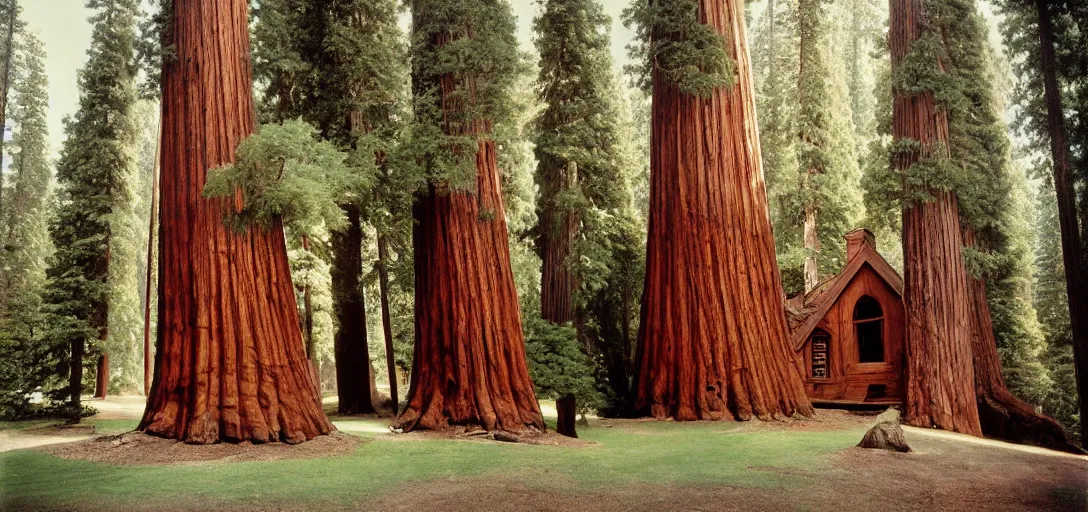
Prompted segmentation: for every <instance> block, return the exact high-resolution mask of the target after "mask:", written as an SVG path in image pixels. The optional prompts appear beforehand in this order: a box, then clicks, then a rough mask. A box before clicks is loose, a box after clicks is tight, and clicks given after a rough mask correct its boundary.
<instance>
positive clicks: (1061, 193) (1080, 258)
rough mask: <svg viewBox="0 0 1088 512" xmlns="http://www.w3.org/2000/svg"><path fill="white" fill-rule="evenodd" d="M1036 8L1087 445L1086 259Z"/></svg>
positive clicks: (1050, 59)
mask: <svg viewBox="0 0 1088 512" xmlns="http://www.w3.org/2000/svg"><path fill="white" fill-rule="evenodd" d="M1035 6H1036V10H1037V11H1038V12H1039V43H1040V44H1039V46H1040V50H1041V51H1040V54H1041V58H1040V61H1041V62H1042V70H1041V71H1042V75H1043V89H1044V94H1045V98H1046V114H1047V131H1048V132H1049V134H1050V153H1051V159H1052V160H1053V167H1054V191H1055V192H1056V193H1057V196H1058V223H1059V225H1060V228H1061V233H1062V262H1063V263H1064V264H1065V284H1066V291H1067V292H1068V295H1069V317H1070V319H1071V321H1072V322H1071V323H1072V327H1073V361H1074V367H1075V368H1076V376H1077V404H1078V405H1079V406H1080V418H1081V420H1080V438H1081V443H1082V444H1084V445H1085V446H1086V447H1088V283H1086V282H1085V279H1088V258H1085V254H1084V245H1083V241H1082V240H1081V232H1080V226H1078V219H1077V199H1076V197H1077V196H1076V190H1075V188H1074V184H1073V175H1072V172H1071V171H1070V167H1069V140H1068V139H1067V138H1066V133H1065V112H1064V109H1063V107H1062V97H1061V89H1060V88H1059V86H1058V70H1057V67H1058V66H1057V63H1056V61H1055V57H1054V23H1053V20H1051V15H1050V6H1049V2H1048V1H1047V0H1036V1H1035Z"/></svg>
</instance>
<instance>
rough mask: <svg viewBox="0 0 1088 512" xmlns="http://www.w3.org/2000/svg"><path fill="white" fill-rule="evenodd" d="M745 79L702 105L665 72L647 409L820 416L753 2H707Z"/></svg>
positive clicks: (647, 333)
mask: <svg viewBox="0 0 1088 512" xmlns="http://www.w3.org/2000/svg"><path fill="white" fill-rule="evenodd" d="M699 5H700V9H699V10H700V16H701V18H702V20H701V21H702V22H704V23H706V24H708V25H709V26H711V27H713V28H714V29H715V30H717V31H718V32H719V33H720V34H722V36H723V37H724V39H725V42H726V50H727V52H728V53H729V55H730V56H731V57H732V58H733V60H734V61H735V62H736V71H737V83H736V84H735V85H734V86H732V87H729V88H721V89H719V90H717V91H714V92H713V93H712V95H711V96H710V97H709V98H706V99H702V98H698V97H695V96H691V95H685V94H683V93H681V92H679V91H678V90H677V89H676V88H674V87H673V86H672V85H670V84H669V83H668V82H667V81H666V80H665V79H663V78H662V77H661V76H660V74H657V76H655V77H654V93H653V99H654V101H653V129H652V133H653V142H652V145H651V147H652V148H653V149H652V156H651V168H652V172H651V191H650V192H651V193H650V233H649V239H648V245H647V251H646V254H647V258H646V260H647V268H646V286H645V290H644V296H643V302H642V322H641V326H640V328H639V348H638V352H639V354H638V357H637V382H636V402H635V406H636V408H637V409H639V410H642V411H646V412H649V414H651V415H653V416H655V417H659V418H663V417H673V418H675V419H678V420H699V419H702V420H717V419H725V418H734V417H735V418H738V419H742V420H747V419H750V418H751V417H752V416H756V417H758V418H760V419H767V420H769V419H772V418H784V417H789V416H792V415H793V414H795V413H798V414H803V415H811V414H812V413H813V409H812V405H811V404H810V403H809V400H808V397H807V395H806V393H805V389H804V386H803V385H802V383H801V377H800V376H801V368H800V365H799V362H798V361H797V359H796V357H795V355H794V352H793V350H792V349H791V348H790V346H789V342H788V340H789V332H788V331H787V328H786V320H785V318H786V315H785V311H784V306H783V297H784V293H783V290H782V282H781V279H780V277H779V272H778V264H777V262H776V260H775V248H774V239H773V236H772V230H771V221H770V213H769V211H768V206H767V191H766V185H765V183H764V178H763V165H762V161H761V160H760V147H759V134H758V130H757V128H756V116H755V102H754V97H753V96H754V95H753V87H752V77H751V71H750V69H749V58H748V47H747V42H746V41H745V34H744V19H743V15H744V12H743V9H744V5H743V2H741V1H739V0H700V1H699Z"/></svg>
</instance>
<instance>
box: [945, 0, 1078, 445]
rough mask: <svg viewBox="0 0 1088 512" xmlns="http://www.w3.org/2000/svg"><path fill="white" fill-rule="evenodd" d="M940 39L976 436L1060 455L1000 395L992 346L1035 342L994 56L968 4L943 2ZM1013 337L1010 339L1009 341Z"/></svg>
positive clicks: (1028, 413) (1040, 427)
mask: <svg viewBox="0 0 1088 512" xmlns="http://www.w3.org/2000/svg"><path fill="white" fill-rule="evenodd" d="M941 6H942V10H943V12H942V15H941V16H940V17H938V18H937V19H938V20H947V22H945V23H942V26H943V28H942V33H943V37H944V39H945V41H946V42H947V47H948V53H947V59H945V60H944V62H945V63H946V65H947V69H948V71H949V73H950V74H952V75H953V76H955V77H956V78H957V80H956V81H955V82H954V84H955V87H949V88H948V89H946V90H947V91H954V93H953V94H950V95H949V100H948V101H949V102H950V105H952V106H953V108H950V109H949V116H948V122H949V133H950V137H949V154H950V157H951V160H952V162H953V164H954V165H955V166H956V167H957V168H958V169H959V174H960V176H961V178H960V179H959V180H958V181H960V183H957V184H956V187H955V190H956V194H957V196H958V197H959V198H960V200H961V202H960V205H961V230H962V232H963V239H964V240H963V241H964V244H965V247H966V248H967V250H966V256H967V258H968V262H969V263H971V264H972V267H974V268H972V269H970V270H971V272H969V275H968V281H969V282H968V288H969V294H970V298H971V302H972V306H971V314H972V317H971V318H972V324H973V325H972V337H971V339H972V352H973V356H974V370H975V389H976V395H977V401H978V407H979V416H980V420H981V424H982V431H983V433H984V434H986V435H988V436H993V437H1001V438H1005V439H1010V440H1013V441H1031V442H1034V443H1039V444H1044V445H1046V446H1051V447H1054V448H1059V449H1062V448H1068V447H1069V443H1068V441H1067V440H1066V439H1065V434H1064V432H1062V429H1061V427H1060V425H1058V424H1057V422H1055V421H1054V420H1052V419H1050V418H1047V417H1044V416H1041V415H1039V414H1038V413H1036V412H1035V409H1034V407H1032V406H1031V405H1029V404H1027V403H1025V402H1024V401H1023V400H1021V399H1019V398H1017V397H1016V396H1014V395H1013V394H1012V393H1011V392H1010V391H1009V389H1008V386H1007V385H1006V381H1005V378H1004V375H1003V372H1002V367H1001V359H1000V358H999V356H998V346H999V344H1000V345H1001V346H1002V347H1003V348H1005V349H1006V352H1008V351H1009V349H1011V348H1013V347H1011V346H1010V345H1013V344H1023V345H1027V344H1031V343H1032V340H1033V339H1034V340H1036V343H1041V341H1042V340H1041V337H1042V334H1041V332H1039V331H1038V330H1037V329H1035V328H1034V322H1035V311H1034V309H1032V308H1031V305H1030V301H1029V300H1028V296H1029V294H1028V293H1027V292H1026V291H1022V290H1019V289H1018V285H1017V282H1018V281H1023V280H1026V279H1028V275H1029V272H1030V271H1029V270H1027V269H1026V268H1024V267H1025V266H1026V263H1025V260H1024V256H1026V254H1023V253H1024V252H1026V248H1025V247H1023V246H1022V245H1018V238H1020V237H1022V236H1024V235H1018V234H1017V233H1016V232H1014V230H1015V229H1016V226H1017V223H1018V221H1020V219H1016V218H1012V216H1013V215H1015V214H1016V213H1015V209H1014V208H1013V206H1014V201H1013V197H1012V196H1013V193H1014V190H1013V179H1014V177H1013V169H1012V157H1011V149H1010V141H1009V137H1008V130H1007V128H1006V126H1005V124H1004V122H1003V121H1002V120H1001V113H1002V108H1001V105H1000V103H1001V102H1000V101H999V100H998V98H997V93H996V89H995V87H994V83H995V78H994V71H993V69H994V66H993V57H992V55H991V51H990V48H989V43H988V38H987V35H988V33H987V30H986V24H985V21H984V20H983V18H982V16H981V14H980V13H978V12H977V9H976V6H975V1H974V0H946V1H944V2H942V3H941ZM1009 338H1012V339H1009Z"/></svg>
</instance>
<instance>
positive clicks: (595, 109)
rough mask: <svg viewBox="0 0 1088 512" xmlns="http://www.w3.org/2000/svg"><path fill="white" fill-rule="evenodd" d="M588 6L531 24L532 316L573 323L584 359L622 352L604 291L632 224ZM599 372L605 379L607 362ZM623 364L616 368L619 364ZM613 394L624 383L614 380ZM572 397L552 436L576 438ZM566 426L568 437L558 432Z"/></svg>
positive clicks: (613, 89)
mask: <svg viewBox="0 0 1088 512" xmlns="http://www.w3.org/2000/svg"><path fill="white" fill-rule="evenodd" d="M610 22H611V20H610V18H609V17H608V16H607V15H605V13H604V10H603V9H602V8H601V6H600V4H599V3H597V2H596V1H595V0H550V1H548V2H546V3H544V5H543V12H542V13H541V15H540V16H539V17H538V18H537V19H536V20H535V23H534V29H535V31H536V34H537V38H536V46H537V50H538V52H539V53H540V76H539V79H538V83H539V84H540V87H539V90H540V93H539V94H540V101H541V103H543V104H544V110H543V111H542V112H541V113H540V116H539V118H538V119H537V140H536V158H537V161H538V164H537V170H536V176H535V181H536V184H537V187H538V188H539V191H540V192H539V195H538V198H537V215H538V219H539V220H538V224H537V227H536V235H537V247H538V251H539V253H540V256H541V259H542V262H543V271H542V280H541V317H542V318H543V319H544V320H546V321H548V322H551V323H553V324H556V325H564V324H568V323H570V324H573V325H574V326H575V327H576V328H577V331H578V335H579V337H580V338H582V339H583V340H584V343H585V345H586V346H587V348H588V349H589V351H590V352H591V353H594V354H596V353H600V352H604V350H605V349H606V348H607V347H609V346H615V345H622V340H620V339H619V338H620V333H619V330H620V329H618V328H617V326H619V325H622V324H624V323H625V322H626V320H625V319H623V318H622V317H621V316H620V310H621V307H622V306H621V305H620V304H617V303H616V301H615V300H613V298H614V297H613V296H612V295H614V294H609V293H608V292H609V289H618V287H619V286H621V285H622V283H620V282H618V279H615V278H618V277H620V276H621V275H622V274H619V273H616V272H614V271H613V269H614V267H617V266H618V263H619V261H618V259H617V258H616V255H615V254H614V252H617V251H618V250H621V249H622V248H621V247H620V246H619V245H617V244H614V243H613V240H612V239H613V238H614V237H613V235H612V233H610V231H614V230H615V228H616V227H619V226H622V225H623V224H624V223H625V222H626V223H628V224H631V223H633V222H634V217H633V215H634V212H633V210H632V209H631V207H632V203H631V201H632V199H631V196H630V192H629V190H630V186H629V185H628V184H627V176H626V175H625V169H624V168H623V167H624V165H625V164H626V163H627V162H625V161H624V157H625V155H623V154H622V153H621V151H622V149H623V148H622V147H621V145H622V142H621V140H620V139H619V136H620V128H619V126H618V124H619V122H620V121H621V118H620V111H619V107H620V105H619V104H618V103H617V102H616V100H615V98H617V97H618V96H619V95H618V94H617V93H618V92H619V90H618V87H617V86H616V84H615V83H613V75H612V58H611V55H610V53H609V45H610V38H609V31H608V28H609V24H610ZM606 361H607V362H608V363H609V364H608V366H610V367H613V368H611V369H612V371H613V372H616V371H619V368H615V366H616V363H617V362H615V361H609V360H607V359H606ZM621 364H622V363H621ZM613 383H614V384H616V385H617V386H616V388H614V391H615V392H617V394H619V395H620V396H625V395H626V394H627V385H626V383H624V382H622V380H621V379H613ZM572 400H574V395H573V394H569V395H564V396H561V397H560V398H559V401H558V402H557V406H558V407H559V410H560V416H561V417H560V420H559V425H560V426H562V427H564V428H563V429H560V431H559V433H561V434H564V435H575V433H574V428H573V426H574V420H573V417H572V416H570V415H572V414H573V412H574V410H575V409H576V407H575V405H574V403H573V402H572ZM567 429H569V430H567Z"/></svg>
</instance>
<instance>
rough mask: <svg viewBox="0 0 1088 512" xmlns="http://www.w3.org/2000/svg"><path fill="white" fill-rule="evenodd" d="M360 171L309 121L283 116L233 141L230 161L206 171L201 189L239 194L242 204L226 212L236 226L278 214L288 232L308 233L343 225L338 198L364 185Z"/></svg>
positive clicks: (269, 220) (266, 222) (207, 192)
mask: <svg viewBox="0 0 1088 512" xmlns="http://www.w3.org/2000/svg"><path fill="white" fill-rule="evenodd" d="M364 162H365V161H364ZM371 165H373V164H371ZM361 176H365V174H364V173H356V172H349V167H348V165H347V163H346V155H345V154H344V153H342V152H340V151H338V150H337V149H336V148H335V147H334V146H333V145H332V144H330V143H328V142H326V141H324V140H319V139H317V131H316V130H315V129H314V128H313V127H312V126H310V125H308V124H306V123H304V122H301V121H287V122H285V123H283V124H270V125H263V126H262V127H261V129H260V130H259V131H258V132H257V133H255V134H253V135H251V136H249V137H247V138H246V139H245V140H243V141H242V142H241V143H240V144H238V149H237V152H236V155H235V162H234V163H231V164H228V165H225V166H223V167H220V168H217V169H213V170H211V171H209V172H208V180H207V183H206V184H205V186H204V195H205V196H206V197H215V198H226V199H230V198H234V197H236V195H237V196H238V197H239V198H240V202H241V207H235V208H233V209H230V211H228V212H227V213H226V215H227V220H229V222H230V223H231V224H232V225H233V226H235V228H236V229H241V230H244V229H246V228H247V227H249V226H251V225H258V226H262V227H267V226H269V225H271V224H272V223H273V222H276V221H278V220H281V219H282V220H283V222H284V225H285V226H286V227H287V229H289V230H290V231H291V232H292V233H295V234H297V235H299V236H313V235H316V234H317V230H319V229H321V227H323V226H327V227H328V228H329V229H332V230H335V229H339V228H340V227H341V226H343V225H344V222H345V219H344V214H343V212H342V211H341V210H340V207H339V204H340V201H342V200H343V198H345V197H348V196H351V195H359V194H360V193H361V191H363V190H366V187H367V183H366V182H365V181H363V180H362V179H360V177H361ZM313 237H314V238H316V236H313Z"/></svg>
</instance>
